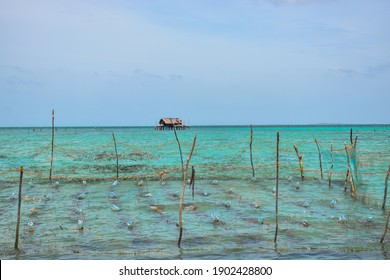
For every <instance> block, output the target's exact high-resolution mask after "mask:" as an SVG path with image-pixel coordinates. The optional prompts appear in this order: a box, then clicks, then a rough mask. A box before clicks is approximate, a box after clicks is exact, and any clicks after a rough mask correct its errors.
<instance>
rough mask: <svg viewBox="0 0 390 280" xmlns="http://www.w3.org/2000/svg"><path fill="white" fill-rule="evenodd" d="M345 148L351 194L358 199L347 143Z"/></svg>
mask: <svg viewBox="0 0 390 280" xmlns="http://www.w3.org/2000/svg"><path fill="white" fill-rule="evenodd" d="M344 146H345V152H346V154H347V164H348V170H347V177H349V182H350V184H351V194H352V196H353V198H355V199H356V192H355V184H354V183H353V176H352V173H351V164H350V161H349V153H348V145H347V143H344ZM346 188H347V187H346V186H345V189H346ZM345 189H344V190H345Z"/></svg>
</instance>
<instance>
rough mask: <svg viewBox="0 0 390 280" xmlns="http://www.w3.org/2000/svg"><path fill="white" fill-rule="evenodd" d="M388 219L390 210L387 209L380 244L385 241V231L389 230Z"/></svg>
mask: <svg viewBox="0 0 390 280" xmlns="http://www.w3.org/2000/svg"><path fill="white" fill-rule="evenodd" d="M389 219H390V208H389V211H388V213H387V219H386V224H385V229H384V231H383V234H382V238H381V243H383V240H384V239H385V235H386V232H387V229H388V228H389Z"/></svg>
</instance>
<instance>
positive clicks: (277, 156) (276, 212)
mask: <svg viewBox="0 0 390 280" xmlns="http://www.w3.org/2000/svg"><path fill="white" fill-rule="evenodd" d="M275 195H276V198H275V201H276V204H275V238H274V242H275V243H276V240H277V238H278V228H279V220H278V200H279V132H277V133H276V194H275Z"/></svg>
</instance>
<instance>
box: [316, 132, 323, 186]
mask: <svg viewBox="0 0 390 280" xmlns="http://www.w3.org/2000/svg"><path fill="white" fill-rule="evenodd" d="M314 141H315V142H316V145H317V150H318V158H319V160H320V170H321V179H324V175H323V174H322V160H321V150H320V146H319V145H318V141H317V139H314Z"/></svg>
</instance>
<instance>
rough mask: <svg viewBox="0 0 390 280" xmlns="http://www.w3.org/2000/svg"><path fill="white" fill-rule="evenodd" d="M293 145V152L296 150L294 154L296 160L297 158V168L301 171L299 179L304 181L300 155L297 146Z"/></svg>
mask: <svg viewBox="0 0 390 280" xmlns="http://www.w3.org/2000/svg"><path fill="white" fill-rule="evenodd" d="M293 146H294V149H295V152H296V154H297V156H298V160H299V170H300V171H301V181H304V180H305V176H304V175H303V163H302V155H300V154H299V152H298V148H297V146H296V145H295V144H294V145H293Z"/></svg>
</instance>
